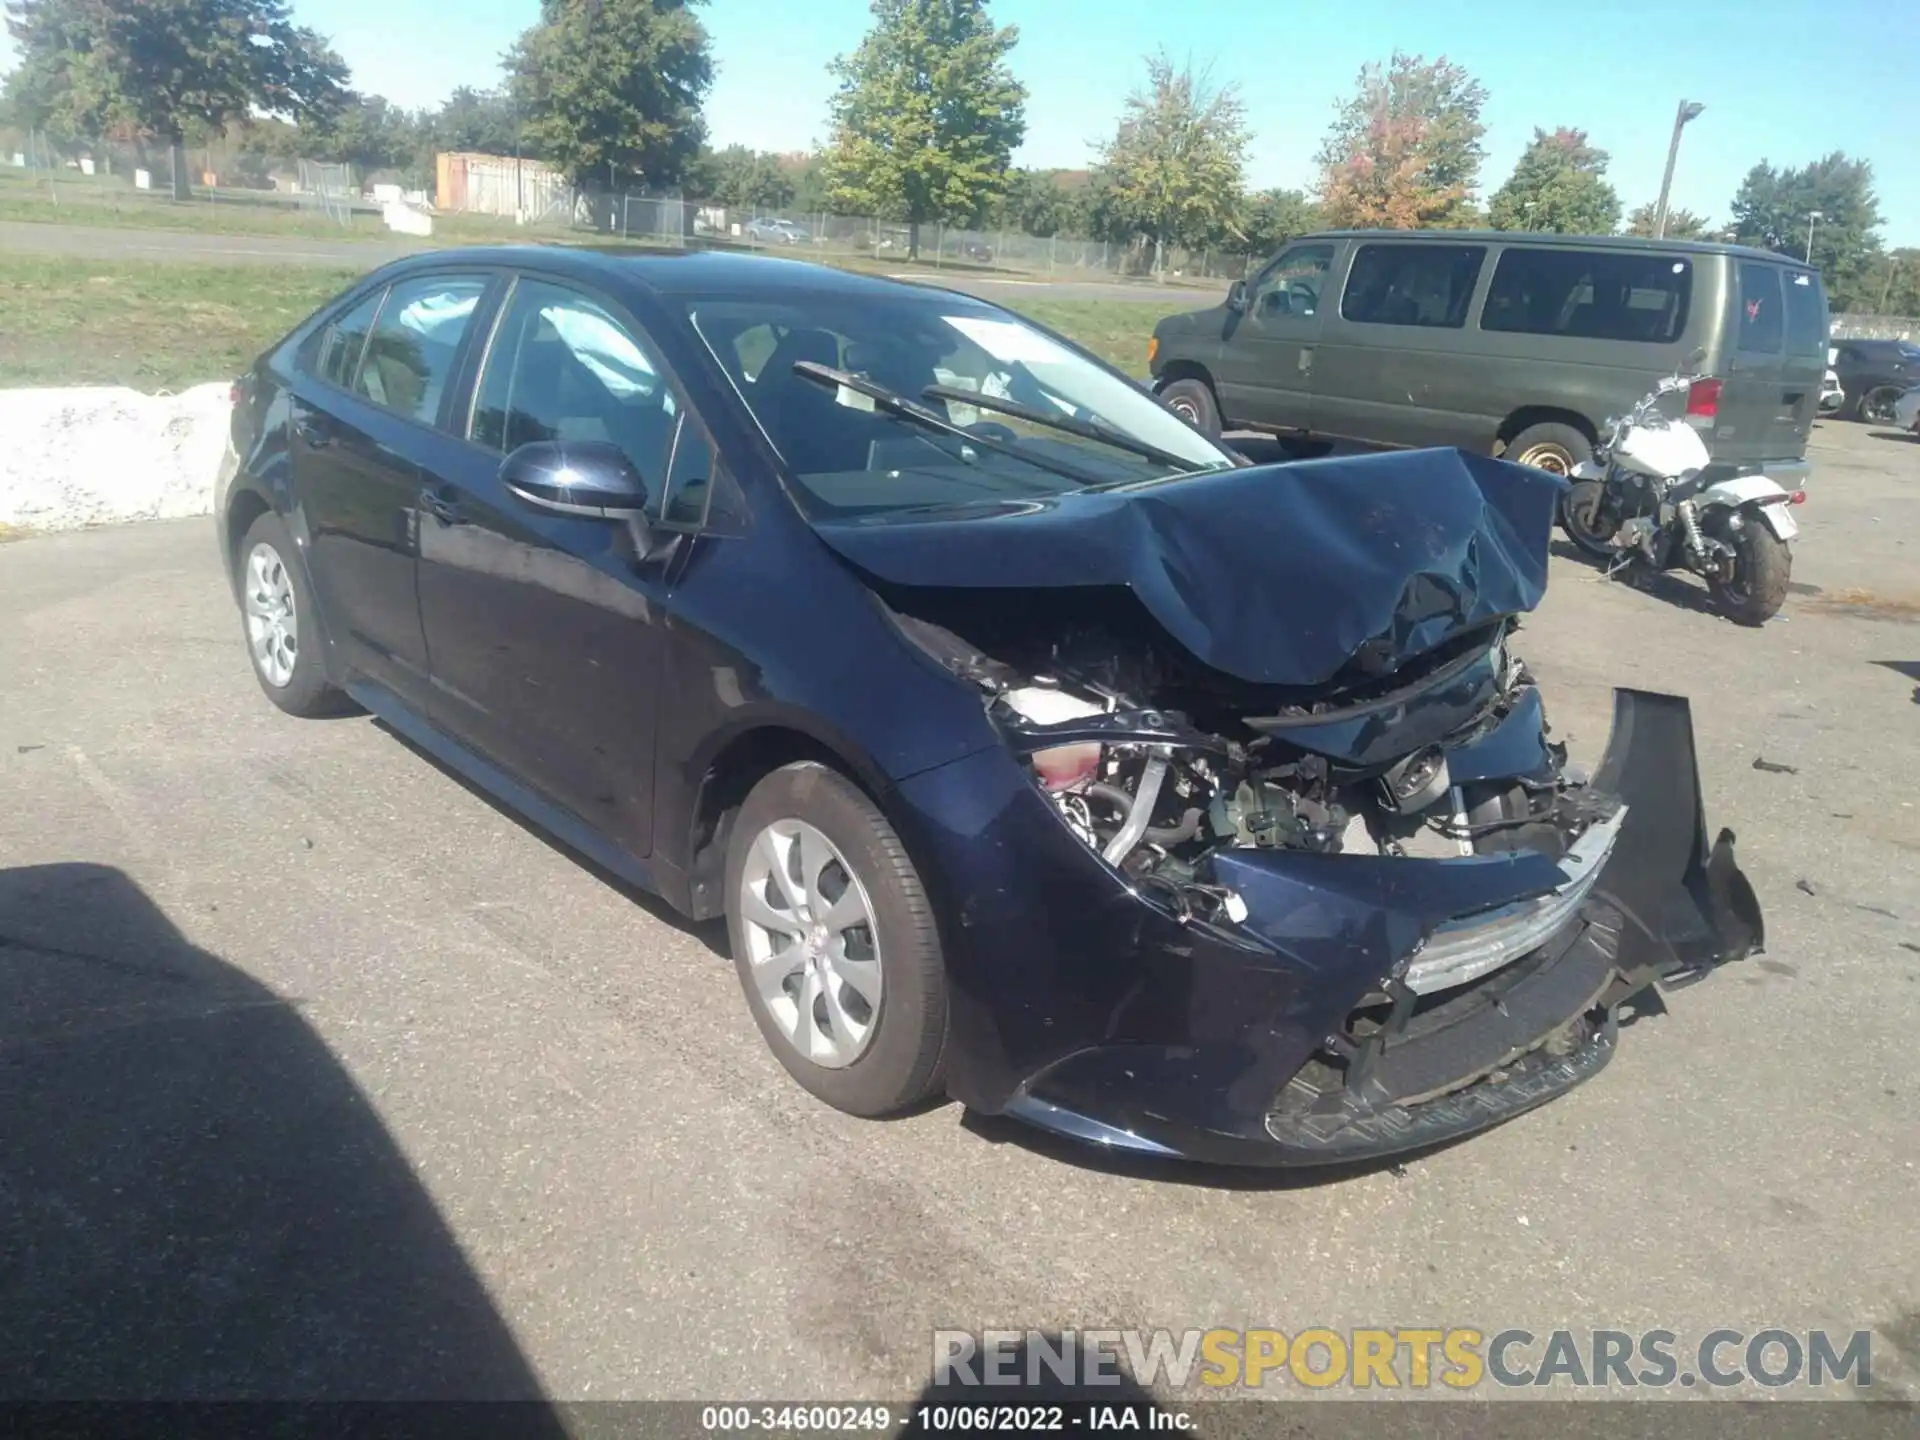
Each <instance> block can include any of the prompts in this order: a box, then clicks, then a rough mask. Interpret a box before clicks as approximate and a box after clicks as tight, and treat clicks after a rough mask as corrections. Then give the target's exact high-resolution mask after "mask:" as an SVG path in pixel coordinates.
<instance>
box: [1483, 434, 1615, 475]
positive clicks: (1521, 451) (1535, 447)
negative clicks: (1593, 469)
mask: <svg viewBox="0 0 1920 1440" xmlns="http://www.w3.org/2000/svg"><path fill="white" fill-rule="evenodd" d="M1501 458H1502V459H1504V460H1511V461H1513V462H1514V464H1516V465H1531V466H1532V467H1533V468H1534V469H1536V470H1545V471H1546V472H1547V473H1548V474H1550V475H1562V476H1567V475H1572V474H1573V467H1574V466H1576V465H1578V464H1579V463H1580V462H1581V461H1582V460H1591V459H1592V458H1593V442H1592V441H1591V440H1589V439H1587V437H1586V436H1585V435H1583V434H1581V433H1580V432H1579V431H1578V430H1576V429H1574V428H1573V426H1571V425H1561V424H1559V423H1557V422H1555V421H1547V422H1545V423H1543V424H1539V425H1529V426H1528V427H1527V428H1526V429H1524V430H1522V431H1521V432H1520V433H1519V434H1518V435H1516V436H1514V437H1513V439H1512V440H1510V441H1508V442H1507V448H1506V450H1505V451H1503V452H1502V454H1501Z"/></svg>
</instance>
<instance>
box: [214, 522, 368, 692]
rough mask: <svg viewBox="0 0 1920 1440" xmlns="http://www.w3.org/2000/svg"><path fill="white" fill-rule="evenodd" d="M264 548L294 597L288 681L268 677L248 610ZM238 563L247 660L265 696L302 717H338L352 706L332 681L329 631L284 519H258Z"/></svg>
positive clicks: (236, 556) (236, 558) (237, 554)
mask: <svg viewBox="0 0 1920 1440" xmlns="http://www.w3.org/2000/svg"><path fill="white" fill-rule="evenodd" d="M262 547H265V548H266V549H269V550H271V551H272V552H273V555H274V557H275V559H276V560H277V561H278V563H279V566H280V568H281V571H282V572H283V573H284V574H285V576H286V584H287V589H288V591H289V592H290V593H291V595H292V598H293V620H294V640H295V646H294V648H293V649H292V651H291V653H292V655H293V666H292V673H291V674H290V675H289V676H288V677H287V678H286V680H285V681H284V683H281V682H279V681H277V680H276V679H275V678H274V677H273V676H271V675H269V673H268V672H267V670H266V669H265V668H264V662H263V660H262V658H261V656H260V655H259V654H258V653H257V652H256V649H255V646H254V639H253V631H252V623H251V620H250V616H249V611H248V608H247V592H248V587H249V585H250V582H251V575H250V566H251V564H252V557H253V554H254V552H255V551H256V550H258V549H261V548H262ZM233 564H234V570H235V573H236V574H238V576H239V577H240V590H241V597H240V600H241V604H240V634H241V636H242V638H243V639H245V640H246V642H247V660H248V664H249V666H250V668H251V669H252V670H253V678H254V679H255V680H257V681H259V682H260V688H261V690H262V691H264V692H265V694H266V697H267V698H268V699H269V700H271V701H272V702H273V703H274V704H276V705H278V706H279V707H280V708H281V709H282V710H284V711H286V712H287V713H288V714H289V715H298V716H300V717H301V718H302V719H316V718H319V717H321V716H325V715H338V714H341V713H342V712H343V711H345V710H347V709H349V708H350V705H349V702H348V701H347V699H346V697H345V696H344V695H342V694H341V693H340V692H339V691H338V690H336V689H334V687H333V686H332V685H331V684H330V683H329V682H328V680H327V664H326V642H325V640H324V639H323V636H324V634H325V632H324V630H323V628H322V623H321V620H320V611H319V607H318V606H317V605H315V604H314V600H313V591H312V590H310V589H309V588H308V586H307V573H306V571H305V570H304V569H302V568H301V565H300V561H299V556H298V552H297V551H296V550H295V548H294V544H293V537H292V536H291V535H289V534H288V533H287V527H286V524H285V522H284V521H282V520H281V519H280V517H279V516H278V515H274V514H271V513H268V514H265V515H262V516H261V517H260V518H259V519H257V520H255V521H254V522H253V524H251V525H249V526H248V527H247V533H246V535H245V536H244V537H243V538H242V539H241V541H240V547H239V549H238V550H237V551H235V553H234V557H233Z"/></svg>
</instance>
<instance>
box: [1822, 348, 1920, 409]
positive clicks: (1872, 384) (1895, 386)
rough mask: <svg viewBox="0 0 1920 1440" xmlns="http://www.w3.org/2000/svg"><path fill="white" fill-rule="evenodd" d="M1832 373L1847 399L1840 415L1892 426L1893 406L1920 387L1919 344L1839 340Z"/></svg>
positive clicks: (1842, 405)
mask: <svg viewBox="0 0 1920 1440" xmlns="http://www.w3.org/2000/svg"><path fill="white" fill-rule="evenodd" d="M1833 349H1834V359H1833V371H1834V374H1835V375H1837V376H1838V377H1839V380H1840V388H1841V389H1842V390H1844V391H1845V392H1846V399H1845V401H1844V402H1842V404H1841V406H1840V415H1841V418H1842V419H1846V420H1864V421H1866V422H1867V423H1868V424H1870V425H1891V424H1892V423H1893V404H1894V401H1896V400H1898V399H1899V398H1900V397H1901V395H1903V394H1904V393H1905V392H1906V391H1908V390H1909V389H1911V388H1912V387H1913V386H1914V385H1916V384H1920V345H1916V344H1915V343H1914V342H1913V341H1911V340H1836V341H1834V342H1833Z"/></svg>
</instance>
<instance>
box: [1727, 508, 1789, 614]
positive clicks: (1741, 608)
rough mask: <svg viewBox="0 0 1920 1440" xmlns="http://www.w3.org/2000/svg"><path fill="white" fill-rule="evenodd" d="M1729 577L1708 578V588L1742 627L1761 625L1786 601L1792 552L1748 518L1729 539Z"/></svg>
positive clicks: (1760, 522) (1762, 523)
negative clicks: (1730, 569)
mask: <svg viewBox="0 0 1920 1440" xmlns="http://www.w3.org/2000/svg"><path fill="white" fill-rule="evenodd" d="M1730 543H1731V544H1732V546H1733V567H1732V573H1731V574H1729V575H1725V576H1715V575H1709V576H1708V577H1707V587H1708V588H1709V589H1711V590H1712V591H1713V598H1714V599H1715V600H1717V601H1719V603H1720V608H1721V609H1722V610H1724V611H1726V613H1727V618H1728V619H1730V620H1733V621H1735V622H1736V623H1738V624H1741V625H1764V624H1766V623H1767V621H1769V620H1771V619H1772V618H1773V617H1774V616H1775V615H1777V614H1778V613H1779V612H1780V607H1781V606H1782V605H1784V604H1785V603H1786V601H1787V582H1788V581H1789V580H1790V579H1792V578H1793V552H1792V551H1790V550H1788V549H1787V542H1786V541H1784V540H1782V539H1781V538H1780V537H1779V536H1778V535H1775V534H1774V533H1773V531H1772V530H1770V529H1769V528H1768V527H1767V523H1766V521H1764V520H1761V519H1759V518H1758V517H1754V518H1751V519H1749V520H1748V521H1747V523H1746V524H1745V525H1743V526H1742V527H1741V528H1740V529H1739V530H1738V531H1736V532H1734V534H1733V535H1732V536H1731V537H1730Z"/></svg>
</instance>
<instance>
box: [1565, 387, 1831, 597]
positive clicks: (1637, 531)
mask: <svg viewBox="0 0 1920 1440" xmlns="http://www.w3.org/2000/svg"><path fill="white" fill-rule="evenodd" d="M1703 378H1705V377H1703V376H1699V375H1672V376H1669V377H1668V378H1667V379H1665V380H1662V381H1661V382H1660V383H1659V385H1657V386H1655V387H1654V389H1653V390H1652V391H1651V392H1650V393H1649V394H1647V395H1645V396H1644V397H1642V398H1641V400H1640V403H1639V404H1637V405H1635V406H1634V407H1633V409H1632V410H1631V411H1629V412H1628V413H1627V414H1626V415H1623V416H1621V417H1619V418H1618V419H1616V420H1613V421H1610V422H1609V431H1610V433H1609V434H1608V436H1607V438H1606V439H1605V440H1603V441H1602V442H1601V443H1600V445H1599V446H1598V447H1597V448H1596V449H1595V450H1594V454H1593V458H1592V459H1591V460H1583V461H1581V462H1580V463H1579V464H1577V465H1575V466H1574V467H1573V474H1572V477H1571V484H1570V485H1569V486H1568V488H1567V492H1566V494H1565V495H1564V496H1563V497H1562V498H1561V502H1560V528H1561V529H1562V530H1563V531H1564V532H1565V533H1566V536H1567V538H1568V539H1569V540H1571V541H1572V542H1573V543H1574V544H1575V545H1577V546H1578V547H1579V548H1580V549H1581V550H1582V551H1584V552H1585V553H1587V554H1588V555H1591V556H1593V557H1594V558H1595V559H1598V560H1607V561H1611V562H1613V564H1612V566H1611V568H1610V569H1609V570H1608V572H1607V573H1608V574H1610V575H1611V574H1613V573H1614V572H1615V571H1617V570H1619V569H1621V568H1622V567H1624V566H1626V565H1630V564H1636V563H1638V564H1643V565H1648V566H1651V567H1652V568H1653V569H1654V570H1657V571H1658V570H1677V569H1686V570H1691V571H1692V572H1693V573H1694V574H1696V575H1699V576H1700V577H1702V578H1703V579H1704V580H1705V581H1706V582H1707V588H1708V589H1709V590H1711V591H1712V592H1713V596H1714V599H1715V600H1716V601H1717V602H1719V605H1720V607H1721V609H1722V610H1724V611H1725V612H1726V614H1727V616H1728V617H1729V618H1730V619H1732V620H1735V621H1738V622H1739V623H1740V624H1742V625H1761V624H1764V623H1766V621H1767V620H1769V619H1771V618H1772V616H1773V615H1774V614H1775V613H1776V612H1777V611H1778V610H1779V609H1780V606H1781V605H1782V604H1783V603H1784V602H1785V600H1786V598H1787V582H1788V580H1789V578H1790V577H1791V575H1792V572H1793V554H1792V552H1791V551H1790V550H1789V549H1788V548H1787V542H1788V541H1789V540H1791V539H1793V537H1794V536H1795V535H1798V534H1799V533H1800V527H1799V525H1798V524H1797V523H1795V521H1794V518H1793V513H1792V509H1791V507H1792V506H1794V505H1798V504H1801V503H1802V502H1804V501H1805V500H1806V498H1807V497H1806V492H1805V491H1802V490H1795V491H1793V492H1792V493H1789V492H1788V491H1787V490H1785V489H1784V488H1782V487H1781V486H1780V485H1779V484H1777V483H1776V482H1774V481H1772V480H1769V479H1768V478H1767V477H1766V476H1764V475H1736V476H1733V477H1732V478H1730V479H1725V480H1717V481H1715V482H1713V483H1712V484H1702V483H1701V481H1700V476H1701V474H1702V473H1703V472H1704V471H1705V470H1706V468H1707V466H1708V465H1709V464H1710V463H1711V461H1712V458H1713V457H1712V455H1711V454H1710V453H1709V452H1708V450H1707V445H1706V442H1705V441H1704V440H1702V439H1701V438H1700V434H1699V432H1698V431H1696V430H1695V429H1694V428H1693V427H1692V426H1691V425H1689V424H1687V423H1686V422H1685V421H1682V420H1676V419H1674V418H1673V417H1672V416H1670V415H1665V414H1662V413H1661V411H1660V403H1661V401H1663V400H1665V399H1666V397H1667V396H1669V395H1673V394H1677V393H1685V392H1686V390H1687V389H1688V388H1689V387H1690V386H1691V385H1692V384H1693V383H1694V382H1695V381H1696V380H1700V379H1703Z"/></svg>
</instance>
